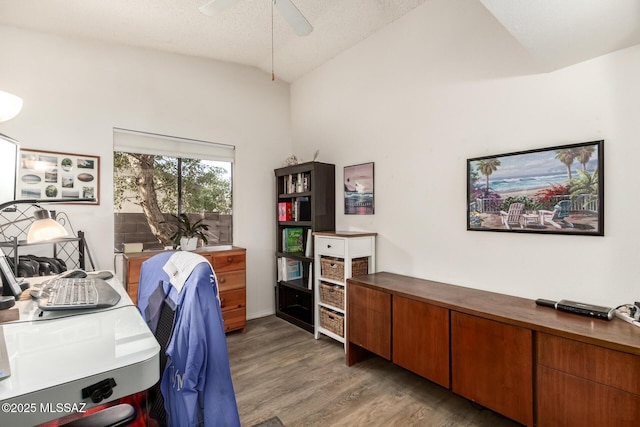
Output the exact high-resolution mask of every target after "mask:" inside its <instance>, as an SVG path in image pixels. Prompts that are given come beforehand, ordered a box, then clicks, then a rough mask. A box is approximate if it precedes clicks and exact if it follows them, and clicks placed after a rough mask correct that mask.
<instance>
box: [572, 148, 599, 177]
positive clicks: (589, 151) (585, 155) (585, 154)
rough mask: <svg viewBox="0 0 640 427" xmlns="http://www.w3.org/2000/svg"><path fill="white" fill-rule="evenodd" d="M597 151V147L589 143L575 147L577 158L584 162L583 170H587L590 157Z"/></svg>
mask: <svg viewBox="0 0 640 427" xmlns="http://www.w3.org/2000/svg"><path fill="white" fill-rule="evenodd" d="M595 151H596V147H595V146H594V145H587V146H584V147H579V148H576V149H575V153H576V160H578V161H579V162H580V163H581V164H582V170H583V171H586V170H587V163H588V162H589V159H591V156H593V153H594V152H595Z"/></svg>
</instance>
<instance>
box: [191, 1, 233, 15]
mask: <svg viewBox="0 0 640 427" xmlns="http://www.w3.org/2000/svg"><path fill="white" fill-rule="evenodd" d="M237 2H238V0H211V1H210V2H209V3H206V4H204V5H202V6H200V12H202V13H203V14H205V15H207V16H213V15H215V13H216V12H220V11H222V10H225V9H226V8H228V7H229V6H232V5H234V4H235V3H237Z"/></svg>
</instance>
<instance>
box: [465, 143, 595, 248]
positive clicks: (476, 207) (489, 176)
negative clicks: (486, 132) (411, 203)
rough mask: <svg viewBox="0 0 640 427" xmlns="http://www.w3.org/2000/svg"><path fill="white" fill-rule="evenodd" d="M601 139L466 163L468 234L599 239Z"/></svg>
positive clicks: (472, 160) (482, 158)
mask: <svg viewBox="0 0 640 427" xmlns="http://www.w3.org/2000/svg"><path fill="white" fill-rule="evenodd" d="M603 148H604V141H591V142H584V143H579V144H570V145H562V146H556V147H549V148H543V149H537V150H529V151H520V152H515V153H507V154H497V155H493V156H485V157H477V158H473V159H468V160H467V230H473V231H506V232H518V233H545V234H574V235H591V236H604V157H603V156H604V153H603Z"/></svg>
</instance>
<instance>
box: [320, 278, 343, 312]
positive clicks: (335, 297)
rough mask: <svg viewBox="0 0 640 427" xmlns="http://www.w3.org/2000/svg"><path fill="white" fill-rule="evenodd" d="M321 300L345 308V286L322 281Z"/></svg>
mask: <svg viewBox="0 0 640 427" xmlns="http://www.w3.org/2000/svg"><path fill="white" fill-rule="evenodd" d="M320 302H323V303H325V304H329V305H331V306H333V307H336V308H339V309H341V310H344V287H343V286H339V285H332V284H331V283H325V282H320Z"/></svg>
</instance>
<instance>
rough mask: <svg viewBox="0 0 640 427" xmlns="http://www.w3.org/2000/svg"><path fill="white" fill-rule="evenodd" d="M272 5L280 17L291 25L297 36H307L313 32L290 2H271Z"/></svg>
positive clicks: (274, 0) (305, 19)
mask: <svg viewBox="0 0 640 427" xmlns="http://www.w3.org/2000/svg"><path fill="white" fill-rule="evenodd" d="M273 4H275V5H276V7H277V8H278V12H280V15H282V17H283V18H284V19H285V21H287V22H288V23H289V25H291V28H293V31H295V32H296V34H297V35H299V36H307V35H309V33H311V31H313V27H312V26H311V24H310V23H309V21H307V18H305V17H304V15H303V14H302V12H300V10H299V9H298V8H297V7H296V5H295V4H293V2H292V1H291V0H273Z"/></svg>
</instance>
